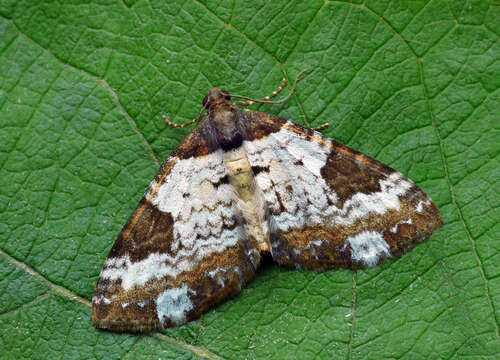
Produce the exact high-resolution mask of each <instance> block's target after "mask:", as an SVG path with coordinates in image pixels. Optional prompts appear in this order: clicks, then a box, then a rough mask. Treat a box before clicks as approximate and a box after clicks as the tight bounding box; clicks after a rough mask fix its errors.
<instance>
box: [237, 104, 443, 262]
mask: <svg viewBox="0 0 500 360" xmlns="http://www.w3.org/2000/svg"><path fill="white" fill-rule="evenodd" d="M258 114H260V115H258ZM251 118H252V119H253V120H252V121H253V122H254V124H253V125H249V126H251V127H253V128H259V127H260V128H266V127H267V128H271V127H272V126H271V125H269V123H270V122H273V123H274V124H280V125H281V127H280V129H279V131H275V130H273V131H271V132H269V134H268V135H267V136H264V137H262V138H260V139H255V140H252V141H246V142H245V143H244V146H245V150H246V152H247V156H248V159H249V162H250V164H251V165H252V168H255V169H258V171H255V181H256V184H257V185H258V186H259V187H260V189H261V190H262V192H263V194H264V197H265V202H266V205H267V207H268V211H269V222H270V228H271V247H272V256H273V259H274V260H275V261H277V262H278V263H280V264H283V265H287V266H291V267H301V268H304V269H330V268H337V267H347V268H352V269H356V268H361V267H366V266H374V265H376V264H378V263H380V262H382V261H383V260H384V259H386V258H388V257H392V256H397V255H399V254H401V253H402V252H404V251H406V250H408V249H409V248H410V247H412V246H413V245H414V244H416V243H419V242H421V241H423V240H425V239H426V238H427V237H429V236H430V234H431V233H432V232H433V231H435V230H436V229H438V228H439V227H440V226H441V224H442V220H441V216H440V214H439V210H438V209H437V207H436V206H435V205H434V203H433V202H432V200H431V199H430V198H429V197H428V196H427V195H426V194H425V193H424V192H423V191H422V190H421V189H420V188H419V187H418V186H417V185H415V184H414V183H413V182H412V181H411V180H409V179H408V178H406V177H404V176H403V175H402V174H401V173H399V172H397V171H395V170H393V169H392V168H390V167H389V166H387V165H385V164H383V163H381V162H380V161H377V160H375V159H373V158H371V157H369V156H366V155H364V154H362V153H360V152H358V151H356V150H353V149H351V148H349V147H347V146H345V145H343V144H340V143H338V142H336V141H334V140H332V139H329V138H327V137H325V136H323V135H322V134H320V133H318V132H316V131H313V130H311V129H309V128H306V127H303V126H301V125H298V124H295V123H292V122H290V121H286V120H284V119H280V118H278V117H274V116H270V115H269V114H262V113H257V112H255V114H254V115H253V116H251ZM259 123H260V125H259Z"/></svg>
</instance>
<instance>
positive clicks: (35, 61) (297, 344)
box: [0, 0, 500, 359]
mask: <svg viewBox="0 0 500 360" xmlns="http://www.w3.org/2000/svg"><path fill="white" fill-rule="evenodd" d="M499 34H500V3H499V2H498V0H494V1H471V0H457V1H454V0H448V1H445V0H434V1H419V0H416V1H380V0H376V1H365V2H362V1H359V2H358V1H354V2H349V3H348V2H342V1H331V2H323V1H307V2H301V1H284V0H278V1H275V0H273V1H241V0H239V1H238V0H234V1H233V0H224V1H215V0H213V1H212V0H206V1H204V0H188V1H177V2H171V1H169V2H168V4H166V3H163V2H162V3H161V4H159V2H157V1H133V0H123V1H118V0H116V1H115V0H95V1H90V0H70V1H66V0H65V1H44V2H39V1H34V0H33V1H27V0H25V1H14V0H0V300H1V301H0V349H2V350H1V353H0V357H1V358H6V359H19V358H33V359H56V358H64V359H79V358H100V359H104V358H105V359H136V358H137V359H157V358H172V359H174V358H182V359H191V358H197V357H206V358H210V359H214V358H219V357H221V358H225V359H244V358H261V359H264V358H275V359H278V358H280V359H281V358H283V359H292V358H301V359H331V358H343V359H367V358H372V359H375V358H395V359H396V358H397V359H429V358H435V359H437V358H439V359H455V358H459V359H482V358H491V359H493V358H495V356H496V355H498V353H499V352H500V338H499V322H500V242H499V239H500V236H499V235H500V234H499V233H500V225H499V223H500V221H499V220H500V211H499V204H500V196H499V185H500V170H499V165H498V154H499V149H500V145H499V143H500V131H499V128H500V115H499V114H500V110H499V109H500V91H499V85H500V61H499V60H500V42H499ZM302 69H308V71H307V73H306V74H304V76H303V77H302V80H301V81H300V82H299V85H298V88H297V92H296V94H295V95H294V96H293V97H292V99H290V100H289V101H288V102H287V103H285V104H282V105H273V106H271V105H266V106H253V108H255V109H260V110H262V111H266V112H270V113H273V114H278V115H280V116H283V117H287V118H290V119H293V120H295V121H297V122H300V123H303V124H306V125H309V126H316V125H319V124H322V123H323V122H325V121H327V122H329V123H330V126H329V127H328V128H327V129H325V130H323V133H324V134H326V135H328V136H330V137H333V138H335V139H337V140H339V141H342V142H344V143H346V144H348V145H350V146H352V147H354V148H356V149H359V150H361V151H363V152H365V153H367V154H369V155H371V156H374V157H376V158H378V159H380V160H382V161H384V162H386V163H387V164H389V165H390V166H392V167H394V168H396V169H398V170H400V171H401V172H403V173H404V174H405V175H407V176H409V177H410V178H411V179H413V180H414V181H415V182H416V183H418V184H419V185H420V186H421V187H422V188H423V189H424V190H425V191H426V192H427V193H428V194H429V195H430V196H431V197H432V198H433V199H434V200H435V202H436V203H437V205H438V206H439V208H440V209H441V213H442V215H443V219H444V226H443V227H442V228H441V229H440V230H439V231H438V232H437V233H436V234H435V235H433V236H432V237H431V239H430V240H429V241H427V242H425V243H424V244H422V245H420V246H418V247H417V248H415V249H414V250H413V251H412V252H410V253H409V254H408V255H406V256H404V257H403V258H401V259H396V260H391V261H388V262H387V263H386V264H383V265H381V266H378V267H376V268H373V269H369V270H366V271H359V272H357V273H354V272H351V271H344V270H338V271H328V272H324V273H312V272H304V271H293V270H287V269H283V268H279V267H278V266H268V267H266V268H264V269H263V270H262V271H261V272H260V273H259V274H258V276H257V278H256V280H254V281H253V282H252V283H251V284H250V285H249V286H247V287H246V288H245V289H244V290H243V291H242V293H241V294H240V295H239V296H238V297H236V298H235V299H233V300H231V301H228V302H226V303H224V304H222V305H220V306H218V307H217V308H215V309H214V310H212V311H210V312H209V313H207V314H206V315H205V316H204V317H203V318H202V319H201V320H200V321H197V322H193V323H190V324H188V325H186V326H184V327H181V328H177V329H172V330H168V331H165V332H163V333H161V334H154V335H143V336H134V335H127V334H124V335H119V334H111V333H105V332H99V331H97V330H95V329H94V328H93V326H92V322H91V319H90V307H89V301H90V299H91V297H92V293H93V290H94V286H95V282H96V280H97V277H98V275H99V272H100V269H101V267H102V264H103V262H104V260H105V258H106V256H107V253H108V250H109V249H110V247H111V245H112V243H113V241H114V240H115V238H116V236H117V234H118V232H119V231H120V229H121V227H122V225H123V224H124V223H125V221H126V220H127V218H128V216H129V215H130V213H131V211H132V209H133V208H134V207H135V206H136V204H137V202H138V201H139V199H140V197H141V196H142V193H143V192H144V190H145V188H146V186H147V185H148V183H149V181H150V180H151V179H152V177H153V175H154V174H155V172H156V170H157V168H158V166H159V164H160V163H161V161H162V159H164V158H165V157H166V156H167V155H168V154H169V153H170V151H172V149H174V148H175V146H176V145H177V144H178V143H179V141H180V140H181V139H182V138H183V137H184V136H185V135H186V134H187V133H188V132H189V131H190V129H192V127H189V128H186V129H173V128H170V127H166V126H165V124H164V122H163V120H162V119H161V114H167V115H168V116H169V117H170V119H171V120H172V121H175V122H185V121H188V120H190V119H192V118H194V117H195V116H196V115H197V114H198V113H199V111H200V109H201V100H202V99H203V97H204V95H205V94H206V91H207V89H208V88H209V87H212V86H219V87H223V88H225V89H227V90H229V91H230V92H233V93H237V94H242V95H247V96H252V97H262V96H265V95H267V94H269V93H270V92H271V91H273V90H274V89H275V88H276V87H277V86H278V84H279V83H280V81H281V79H282V78H283V77H284V76H285V77H286V78H287V79H289V80H293V78H294V77H295V75H296V74H297V73H298V72H299V71H300V70H302Z"/></svg>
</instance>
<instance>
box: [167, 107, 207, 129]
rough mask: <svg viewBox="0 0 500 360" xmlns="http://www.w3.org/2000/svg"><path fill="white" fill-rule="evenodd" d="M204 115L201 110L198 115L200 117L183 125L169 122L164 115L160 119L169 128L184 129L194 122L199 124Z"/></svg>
mask: <svg viewBox="0 0 500 360" xmlns="http://www.w3.org/2000/svg"><path fill="white" fill-rule="evenodd" d="M204 115H205V114H204V112H203V110H202V112H201V113H200V115H198V116H197V117H195V118H194V119H193V120H190V121H188V122H187V123H184V124H176V123H174V122H172V121H170V120H169V119H168V117H167V116H166V115H162V116H161V117H162V118H163V120H165V123H166V124H167V125H170V126H172V127H174V128H184V127H186V126H189V125H191V124H193V123H195V122H200V120H201V119H202V118H203V116H204Z"/></svg>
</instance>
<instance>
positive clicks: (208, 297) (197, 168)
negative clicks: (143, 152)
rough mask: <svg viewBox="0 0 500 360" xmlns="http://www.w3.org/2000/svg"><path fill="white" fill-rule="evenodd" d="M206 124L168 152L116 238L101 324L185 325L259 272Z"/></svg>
mask: <svg viewBox="0 0 500 360" xmlns="http://www.w3.org/2000/svg"><path fill="white" fill-rule="evenodd" d="M204 126H205V125H204V124H202V125H201V126H200V127H198V128H197V129H195V130H194V131H193V132H191V134H189V135H188V137H187V138H186V139H185V140H184V141H183V142H182V143H181V144H180V145H179V147H178V148H177V149H176V150H175V151H174V152H173V153H172V155H171V156H170V157H169V158H168V159H167V160H166V162H165V163H164V164H163V166H162V168H161V169H160V171H159V172H158V174H157V175H156V177H155V178H154V180H153V181H152V183H151V184H150V186H149V188H148V190H147V191H146V194H145V195H144V197H143V198H142V200H141V201H140V203H139V205H138V206H137V208H136V209H135V211H134V212H133V214H132V215H131V217H130V219H129V220H128V222H127V224H126V225H125V226H124V228H123V230H122V231H121V233H120V235H119V236H118V239H117V240H116V242H115V244H114V245H113V247H112V249H111V251H110V254H109V256H108V258H107V260H106V262H105V264H104V267H103V270H102V272H101V275H100V277H99V280H98V282H97V286H96V290H95V294H94V297H93V299H92V319H93V321H94V323H95V325H96V326H97V327H99V328H102V329H109V330H113V331H128V332H137V331H153V330H156V329H158V328H164V327H170V326H177V325H181V324H183V323H185V322H187V321H191V320H193V319H195V318H197V317H199V316H200V315H201V314H202V313H203V312H205V311H206V310H207V309H208V308H209V307H211V306H212V305H214V304H217V303H219V302H221V301H222V300H224V299H226V298H228V297H231V296H233V295H235V294H236V293H238V292H239V291H240V288H241V286H242V285H243V284H245V283H246V282H248V281H250V280H251V279H252V277H253V275H254V270H255V268H254V264H255V266H257V264H256V262H257V261H258V259H255V258H251V257H249V256H248V254H252V253H254V252H255V251H253V248H252V245H251V243H250V241H249V240H248V237H247V235H246V234H245V232H244V230H243V227H242V224H241V217H240V214H239V211H238V209H237V208H236V207H235V201H236V195H235V194H234V191H233V190H232V188H231V186H230V185H229V184H228V182H227V169H226V167H225V166H224V163H223V160H222V152H221V150H216V147H214V146H212V145H210V138H209V137H208V134H209V132H207V129H204Z"/></svg>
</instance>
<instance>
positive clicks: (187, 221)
mask: <svg viewBox="0 0 500 360" xmlns="http://www.w3.org/2000/svg"><path fill="white" fill-rule="evenodd" d="M226 175H227V170H226V167H225V165H224V162H223V159H222V151H218V152H214V153H211V154H208V155H206V156H200V157H192V158H189V159H182V160H178V161H177V162H176V163H175V165H174V166H173V167H172V169H171V171H170V173H169V174H168V175H167V176H166V177H165V180H164V181H163V183H162V184H161V185H160V186H159V187H158V188H157V190H156V192H155V193H154V195H153V197H152V198H151V204H152V205H153V206H156V207H157V208H158V210H160V211H163V212H168V213H170V214H171V216H172V218H173V220H174V225H173V230H174V231H173V232H174V233H173V241H172V244H171V249H172V252H173V253H175V255H174V256H171V255H169V254H160V253H151V254H149V256H148V257H147V258H145V259H143V260H141V261H137V262H132V261H131V260H130V257H129V256H128V255H125V256H122V257H119V258H109V259H108V260H107V261H106V263H105V266H104V269H103V271H102V273H101V277H102V278H103V279H109V280H117V279H121V280H122V282H121V285H122V286H123V288H124V289H125V290H127V291H128V290H130V289H131V288H132V287H133V286H135V285H138V286H143V285H144V284H145V283H146V282H147V281H148V280H150V279H153V278H157V279H160V278H162V277H164V276H165V275H169V276H172V277H176V276H177V275H178V274H180V273H182V272H183V271H189V270H191V269H192V268H193V267H194V266H196V264H197V262H198V261H200V260H201V259H203V258H204V257H205V256H207V255H208V254H210V253H213V252H222V251H224V250H226V249H227V248H230V247H232V246H235V245H237V244H238V242H239V241H241V240H244V239H246V235H245V233H244V231H243V228H242V227H241V226H240V225H236V226H235V224H234V221H235V220H234V219H235V217H237V216H239V215H238V210H237V209H236V207H235V205H234V204H235V202H236V200H235V199H236V194H235V192H234V189H233V188H232V187H231V185H229V184H220V185H219V186H218V187H216V186H214V184H216V183H218V182H219V181H220V180H221V179H222V178H223V177H225V176H226ZM156 185H157V183H156V181H153V182H152V183H151V184H150V186H149V188H148V191H147V192H146V194H151V191H152V190H153V189H154V188H155V187H156ZM224 225H226V228H224ZM229 227H232V228H229Z"/></svg>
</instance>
